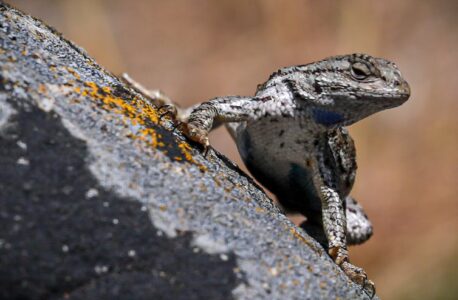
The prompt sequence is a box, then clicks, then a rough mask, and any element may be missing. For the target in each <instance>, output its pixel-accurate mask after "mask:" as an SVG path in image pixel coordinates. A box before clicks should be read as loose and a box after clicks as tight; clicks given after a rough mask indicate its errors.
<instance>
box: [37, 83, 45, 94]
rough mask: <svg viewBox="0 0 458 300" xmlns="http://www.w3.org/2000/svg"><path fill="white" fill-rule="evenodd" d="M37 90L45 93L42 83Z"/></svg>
mask: <svg viewBox="0 0 458 300" xmlns="http://www.w3.org/2000/svg"><path fill="white" fill-rule="evenodd" d="M38 91H39V92H40V93H42V94H45V93H46V92H47V89H46V86H45V85H44V84H40V85H39V86H38Z"/></svg>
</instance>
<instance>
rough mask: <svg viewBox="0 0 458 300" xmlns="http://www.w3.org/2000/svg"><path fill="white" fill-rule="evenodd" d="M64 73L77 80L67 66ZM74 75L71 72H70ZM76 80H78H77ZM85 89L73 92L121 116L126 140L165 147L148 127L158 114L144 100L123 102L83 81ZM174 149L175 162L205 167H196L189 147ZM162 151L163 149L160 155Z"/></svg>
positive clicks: (158, 135)
mask: <svg viewBox="0 0 458 300" xmlns="http://www.w3.org/2000/svg"><path fill="white" fill-rule="evenodd" d="M67 70H68V71H69V72H70V73H72V74H73V75H75V77H77V76H76V75H78V74H76V72H75V71H73V69H71V68H69V67H67ZM73 72H75V73H73ZM78 78H79V77H78ZM84 85H85V87H86V88H81V87H74V88H73V91H74V92H75V93H77V94H79V95H82V96H85V97H86V96H87V97H89V98H91V99H92V100H95V101H96V103H97V104H98V106H100V107H102V108H103V109H105V110H107V111H111V112H114V113H116V114H119V115H122V116H123V117H124V118H123V119H122V121H123V123H124V124H125V125H126V126H128V127H130V129H131V131H132V132H130V133H128V134H127V136H128V137H130V138H132V139H135V140H140V141H143V142H145V143H147V144H149V145H151V146H152V147H154V148H158V147H160V148H165V147H166V144H165V143H164V142H162V141H160V139H162V135H161V134H158V133H157V132H156V130H155V129H154V128H153V127H151V125H156V124H158V123H159V115H158V112H157V110H156V109H155V108H154V107H153V106H152V105H151V104H150V103H149V102H147V101H145V100H143V99H139V98H133V99H129V100H126V99H123V98H121V97H118V96H116V95H115V94H114V93H113V91H112V89H111V88H110V87H108V86H104V87H99V86H98V85H97V84H96V83H95V82H85V84H84ZM178 148H179V150H180V152H181V154H182V157H181V156H175V157H174V159H175V160H177V161H183V160H185V161H187V162H190V163H193V164H196V165H197V166H198V167H199V169H200V170H201V171H205V170H206V167H205V166H203V165H201V164H198V163H197V162H196V161H195V160H194V158H193V156H192V153H191V147H190V146H189V144H187V143H186V142H183V141H180V142H179V143H178ZM165 151H166V150H165V149H164V152H165Z"/></svg>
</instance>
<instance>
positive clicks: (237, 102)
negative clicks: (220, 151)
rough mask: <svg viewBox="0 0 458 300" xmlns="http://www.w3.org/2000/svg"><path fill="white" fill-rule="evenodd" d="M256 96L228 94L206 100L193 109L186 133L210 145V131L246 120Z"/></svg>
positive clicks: (199, 141) (197, 140)
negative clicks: (227, 123)
mask: <svg viewBox="0 0 458 300" xmlns="http://www.w3.org/2000/svg"><path fill="white" fill-rule="evenodd" d="M256 101H257V100H256V98H249V97H240V96H228V97H222V98H215V99H212V100H210V101H207V102H204V103H202V104H200V105H199V106H197V107H196V108H194V109H193V111H192V112H191V114H190V115H189V117H188V119H187V122H186V129H185V131H184V133H185V135H186V136H187V137H188V138H190V139H191V140H193V141H195V142H198V143H200V144H202V145H204V147H208V146H209V145H210V144H209V141H208V133H209V132H210V130H212V129H213V128H216V127H217V126H219V125H220V124H222V123H226V122H241V121H246V120H248V119H250V118H252V117H253V116H252V115H251V114H250V112H251V107H252V105H253V102H256Z"/></svg>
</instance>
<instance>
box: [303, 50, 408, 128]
mask: <svg viewBox="0 0 458 300" xmlns="http://www.w3.org/2000/svg"><path fill="white" fill-rule="evenodd" d="M305 67H307V68H306V71H305V72H308V73H309V74H310V73H312V74H313V76H310V77H311V81H312V82H311V85H312V86H313V88H314V90H315V93H316V94H315V96H316V100H315V101H314V103H315V105H314V106H315V110H316V113H314V114H316V118H317V120H316V121H317V122H320V121H322V123H323V124H325V123H330V124H328V125H333V124H332V123H333V122H334V123H335V124H338V125H349V124H352V123H354V122H356V121H358V120H360V119H362V118H364V117H367V116H369V115H371V114H373V113H376V112H378V111H381V110H384V109H388V108H392V107H396V106H399V105H401V104H402V103H404V102H405V101H406V100H407V99H408V98H409V96H410V87H409V84H408V83H407V81H406V80H405V79H404V78H403V77H402V75H401V72H400V71H399V69H398V67H397V66H396V65H395V64H394V63H393V62H390V61H388V60H385V59H382V58H375V57H372V56H369V55H366V54H350V55H343V56H335V57H330V58H327V59H325V60H322V61H320V62H318V63H316V64H313V65H308V66H305ZM325 125H326V124H325Z"/></svg>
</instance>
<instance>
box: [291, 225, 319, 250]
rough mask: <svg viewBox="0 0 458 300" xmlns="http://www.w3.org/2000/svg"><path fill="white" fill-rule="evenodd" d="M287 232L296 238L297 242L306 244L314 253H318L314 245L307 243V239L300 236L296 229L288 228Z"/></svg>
mask: <svg viewBox="0 0 458 300" xmlns="http://www.w3.org/2000/svg"><path fill="white" fill-rule="evenodd" d="M289 231H290V232H291V233H292V235H293V236H294V237H295V238H297V239H298V240H300V241H301V242H303V243H304V244H306V245H307V246H309V247H310V248H312V249H313V250H315V252H318V251H319V250H318V249H317V248H316V247H315V245H313V244H312V243H310V242H309V241H307V239H305V238H304V237H303V236H302V234H300V233H299V232H297V230H296V229H294V228H292V227H291V228H290V229H289Z"/></svg>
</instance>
